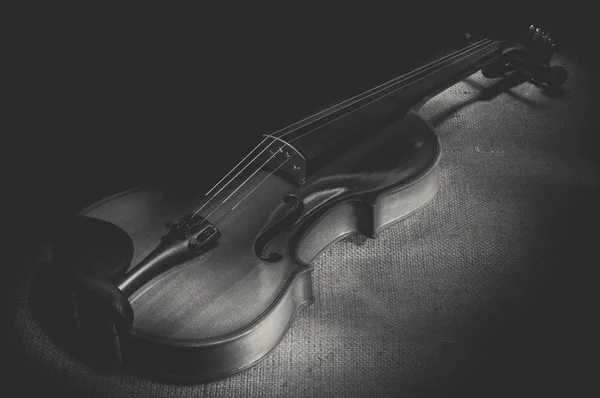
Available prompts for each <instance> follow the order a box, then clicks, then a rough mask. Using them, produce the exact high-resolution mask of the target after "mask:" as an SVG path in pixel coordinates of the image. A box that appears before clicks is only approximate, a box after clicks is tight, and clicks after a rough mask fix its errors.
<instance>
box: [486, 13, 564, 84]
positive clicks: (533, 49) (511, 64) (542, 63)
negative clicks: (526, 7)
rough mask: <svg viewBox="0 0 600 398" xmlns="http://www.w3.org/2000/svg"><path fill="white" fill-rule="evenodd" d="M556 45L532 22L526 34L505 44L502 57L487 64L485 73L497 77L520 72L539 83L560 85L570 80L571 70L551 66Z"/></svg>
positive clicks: (492, 77) (489, 76) (491, 77)
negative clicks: (568, 71)
mask: <svg viewBox="0 0 600 398" xmlns="http://www.w3.org/2000/svg"><path fill="white" fill-rule="evenodd" d="M555 46H556V44H555V43H554V41H553V40H552V38H551V37H550V34H549V33H547V32H545V31H543V30H541V29H540V28H538V27H536V26H535V25H531V26H529V31H528V33H527V34H526V35H525V37H523V38H522V39H520V40H519V41H517V42H514V43H509V44H508V45H504V49H503V51H502V56H501V57H500V58H499V59H498V60H496V61H495V62H492V63H491V64H489V65H487V66H486V67H484V68H483V69H482V73H483V75H484V76H485V77H487V78H490V79H494V78H498V77H501V76H504V75H505V74H507V73H509V72H512V71H516V72H519V73H523V74H524V75H527V76H529V77H530V78H532V79H533V80H534V81H535V82H537V83H543V84H546V85H547V86H549V87H559V86H561V85H562V84H564V83H565V81H566V80H567V71H566V70H565V68H563V67H562V66H560V65H552V66H551V65H550V61H551V59H552V56H553V55H554V47H555Z"/></svg>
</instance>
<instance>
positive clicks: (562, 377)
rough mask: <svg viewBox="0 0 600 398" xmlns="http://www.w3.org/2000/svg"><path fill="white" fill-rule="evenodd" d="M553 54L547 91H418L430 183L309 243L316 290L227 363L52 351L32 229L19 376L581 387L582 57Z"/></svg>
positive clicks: (588, 151)
mask: <svg viewBox="0 0 600 398" xmlns="http://www.w3.org/2000/svg"><path fill="white" fill-rule="evenodd" d="M557 60H558V61H559V62H560V63H562V64H563V65H564V66H565V67H566V68H567V69H568V71H569V80H568V82H567V84H566V86H565V91H564V92H563V93H562V94H560V95H549V94H547V93H545V92H544V90H542V89H540V88H539V87H536V86H534V85H532V84H530V83H527V82H526V83H522V82H520V81H518V80H516V79H514V78H507V79H504V80H501V81H491V80H487V79H485V78H483V77H482V75H481V74H480V73H476V74H475V75H473V76H471V77H469V78H467V79H466V80H465V81H463V82H461V83H459V84H457V85H455V86H453V87H451V88H450V89H448V90H446V91H445V92H443V93H441V94H440V95H438V96H437V97H435V98H434V99H432V100H431V101H430V102H428V103H427V104H426V105H425V106H424V107H423V108H422V109H421V114H422V115H423V116H424V117H425V118H426V119H428V120H429V121H430V122H431V123H432V124H433V126H434V127H436V129H437V131H438V134H439V136H440V140H441V142H442V148H443V157H442V161H441V167H442V175H441V190H440V192H439V194H438V195H437V197H436V198H435V199H434V200H433V202H432V203H431V204H430V205H429V206H427V207H426V208H425V209H423V210H422V211H420V212H418V213H417V214H415V215H413V216H412V217H411V218H409V219H407V220H406V221H404V222H402V223H400V224H397V225H395V226H393V227H390V228H388V229H386V230H385V231H383V232H382V233H381V234H380V235H379V236H378V237H377V239H375V240H368V239H363V238H360V237H353V238H349V239H346V240H343V241H341V242H339V243H337V244H335V245H333V246H332V247H331V248H329V249H328V250H327V251H326V252H324V253H323V254H322V255H321V256H320V257H319V258H318V260H317V261H316V263H315V264H314V265H315V270H314V275H313V276H314V294H315V303H314V304H313V305H312V306H309V307H308V308H306V309H304V310H303V311H301V313H300V314H299V316H298V318H297V319H296V321H295V323H294V325H293V326H292V328H291V329H290V330H289V332H288V333H287V335H286V336H285V338H284V339H283V341H282V342H281V344H280V345H279V346H278V348H277V349H276V350H275V351H274V352H273V353H272V354H271V355H270V356H268V357H267V358H266V359H265V360H264V361H263V362H261V363H260V364H259V365H257V366H255V367H254V368H252V369H250V370H248V371H245V372H242V373H240V374H238V375H235V376H233V377H231V378H228V379H225V380H222V381H218V382H213V383H209V384H206V385H197V386H179V385H168V384H160V383H156V382H152V381H148V380H145V379H141V378H138V377H135V376H132V375H129V374H112V375H107V374H100V373H95V372H93V371H92V370H90V369H89V368H88V367H87V366H86V365H85V364H83V363H81V362H79V361H77V360H76V359H74V358H72V357H71V356H69V355H68V354H66V353H65V352H63V351H62V350H61V349H60V348H59V346H58V345H57V344H56V343H55V342H54V341H53V340H52V339H51V338H50V337H49V336H48V335H47V333H46V332H45V331H44V329H43V328H41V327H40V325H39V323H38V322H37V321H36V319H35V317H33V315H32V311H31V308H30V307H31V306H30V294H31V286H32V285H31V279H32V277H33V276H34V275H35V274H36V271H37V270H38V269H39V267H44V266H45V265H47V262H48V261H50V260H51V257H50V250H49V246H48V245H47V244H43V245H41V246H40V247H39V248H38V250H37V252H36V253H35V255H33V256H32V258H31V259H30V260H29V261H27V262H26V263H22V264H19V272H18V280H16V281H15V282H14V286H15V289H14V291H11V301H9V307H10V308H9V321H10V322H11V324H13V328H12V333H11V335H9V336H8V340H7V342H8V345H9V346H10V347H11V348H12V351H13V353H14V355H15V358H17V361H18V364H19V366H21V367H22V368H23V372H24V374H26V375H27V380H29V383H30V384H33V385H36V386H38V387H40V389H41V392H43V393H45V394H49V393H50V392H52V393H57V394H60V395H57V396H80V397H87V396H90V397H171V396H176V397H199V396H218V397H271V396H273V397H287V396H290V397H312V396H336V397H338V396H339V397H379V396H403V397H422V396H434V397H438V396H439V397H449V396H460V397H464V396H477V397H492V396H499V397H508V396H511V397H514V396H527V397H532V396H544V397H546V396H578V395H580V394H579V393H577V392H576V390H577V389H580V388H581V389H583V388H585V387H586V386H587V384H588V380H590V379H588V377H591V374H592V367H591V366H588V363H587V361H586V359H590V356H591V352H592V348H591V347H592V343H591V342H592V341H593V339H592V338H593V336H594V333H593V329H592V328H591V325H592V322H591V321H590V320H589V318H590V317H592V316H595V315H593V314H595V312H594V308H593V307H592V301H591V298H590V296H591V292H592V291H593V288H592V283H593V282H592V280H593V278H592V275H593V274H594V273H595V267H598V265H600V261H598V259H597V257H595V254H596V252H597V250H596V245H597V243H598V237H599V234H598V232H597V222H598V221H599V211H598V209H597V205H598V204H599V203H600V195H599V187H600V178H599V177H600V176H599V167H598V163H597V161H596V160H595V158H594V152H595V151H594V150H593V144H594V143H597V142H598V139H597V138H596V137H595V136H594V135H593V134H597V133H598V131H600V129H598V124H597V122H596V119H595V117H596V116H597V115H595V114H593V113H592V106H593V96H594V95H595V94H594V92H593V88H592V86H591V84H590V83H589V82H590V81H591V80H590V79H591V76H589V74H590V71H589V70H588V69H586V65H584V64H582V63H581V61H579V60H578V59H577V58H576V57H574V56H571V55H568V54H562V55H559V56H558V57H557ZM588 375H590V376H588ZM24 391H26V389H25V390H24ZM587 395H588V394H586V396H587ZM8 396H18V394H16V395H15V394H13V393H9V394H8Z"/></svg>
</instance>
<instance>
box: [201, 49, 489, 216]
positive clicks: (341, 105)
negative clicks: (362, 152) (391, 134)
mask: <svg viewBox="0 0 600 398" xmlns="http://www.w3.org/2000/svg"><path fill="white" fill-rule="evenodd" d="M484 42H486V43H487V42H489V39H482V40H480V41H478V42H476V43H473V44H471V45H469V46H466V47H465V48H462V49H460V50H458V51H456V52H454V53H452V54H448V55H446V56H444V57H442V58H440V59H438V60H435V61H432V62H430V63H428V64H426V65H423V66H421V67H419V68H417V69H414V70H412V71H410V72H408V73H406V74H404V75H401V76H399V77H396V78H394V79H392V80H390V81H387V82H385V83H383V84H380V85H379V86H376V87H373V88H371V89H369V90H367V91H365V92H363V93H361V94H358V95H355V96H354V97H352V98H349V99H347V100H345V101H343V102H341V103H339V104H336V105H334V106H331V107H329V108H327V109H324V110H322V111H320V112H318V113H316V114H314V115H312V116H309V117H307V118H304V119H302V120H299V121H297V122H295V123H292V124H291V125H289V126H286V127H284V128H281V129H279V130H277V131H275V132H274V133H272V134H269V135H270V136H272V137H275V138H279V137H284V136H286V135H289V134H291V133H293V132H294V131H297V130H299V129H300V128H302V127H305V126H306V125H307V124H308V123H305V124H304V125H302V126H298V127H296V128H293V129H292V130H290V131H287V132H285V133H283V134H281V135H279V136H277V135H276V134H278V133H279V132H281V131H283V130H286V129H289V128H291V127H293V126H296V125H298V124H301V123H303V122H305V121H308V120H309V119H313V120H312V121H310V122H314V121H318V120H319V117H317V116H319V115H322V116H321V117H320V118H324V117H326V116H329V115H330V114H331V113H333V112H334V111H335V110H342V109H344V108H345V107H348V106H351V105H353V104H354V103H356V102H357V101H360V100H361V99H362V98H361V99H358V98H359V97H366V96H367V94H369V93H371V92H373V91H375V90H377V89H380V88H382V90H385V89H386V88H388V87H389V86H391V85H392V84H395V83H398V82H401V81H403V80H406V79H408V78H410V77H412V76H414V75H416V74H418V73H422V72H424V71H425V70H427V69H431V68H432V67H434V66H437V65H439V64H441V63H443V62H446V61H448V60H450V59H451V58H452V57H457V56H459V55H460V54H461V53H464V52H467V51H470V50H471V49H473V48H475V47H477V46H480V45H482V43H484ZM411 75H412V76H411ZM382 90H379V91H382ZM354 99H357V100H356V101H354V102H353V103H350V101H352V100H354ZM327 112H329V114H325V113H327ZM335 120H337V119H335ZM321 127H323V126H321ZM313 131H314V130H311V131H309V132H308V133H311V132H313ZM308 133H305V134H303V135H302V136H304V135H306V134H308ZM268 138H269V137H268V136H267V137H265V138H264V139H263V140H262V141H261V142H260V143H259V144H258V145H257V146H256V147H255V148H254V149H253V150H252V151H251V152H250V153H248V154H247V155H246V156H245V157H244V158H243V159H242V160H241V161H240V162H239V163H238V164H237V165H235V166H234V167H233V168H232V169H231V170H230V171H229V172H228V173H227V174H226V175H225V176H224V177H223V178H221V180H219V182H217V183H216V184H215V186H213V187H212V188H211V189H210V190H209V191H208V192H206V194H205V196H207V195H209V194H210V193H211V192H212V191H213V190H214V189H215V188H216V187H217V186H218V185H219V184H220V183H221V182H223V180H225V179H226V178H227V177H228V176H229V175H230V174H231V173H232V172H233V171H234V170H235V169H236V168H237V167H239V165H240V164H242V163H243V162H244V161H245V160H246V159H247V158H248V157H249V156H250V155H251V154H252V153H253V152H254V151H255V150H256V149H257V148H258V147H260V145H262V144H263V143H264V142H265V141H266V140H267V139H268ZM253 161H254V160H252V161H250V162H249V164H248V165H247V166H249V165H250V164H251V163H252V162H253ZM247 166H246V167H247ZM233 179H235V176H234V177H233V178H232V179H231V180H230V182H231V181H233ZM230 182H228V183H227V184H225V186H227V185H229V183H230ZM195 214H196V213H195Z"/></svg>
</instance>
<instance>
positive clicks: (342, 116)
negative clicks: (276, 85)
mask: <svg viewBox="0 0 600 398" xmlns="http://www.w3.org/2000/svg"><path fill="white" fill-rule="evenodd" d="M486 48H487V47H482V48H480V49H478V50H477V52H480V51H483V50H485V49H486ZM473 54H474V53H471V54H470V55H473ZM465 58H466V57H465ZM459 61H460V60H455V61H454V62H451V63H450V65H452V64H454V63H456V62H459ZM426 77H427V76H422V77H420V78H418V79H416V80H413V81H411V82H409V83H408V84H406V85H404V86H401V87H398V89H396V90H393V91H391V92H389V93H387V94H384V95H382V96H381V97H378V98H377V100H381V99H383V98H386V97H389V96H391V95H393V94H395V93H396V92H397V91H398V90H400V89H402V88H405V87H407V86H408V85H410V84H413V83H416V82H418V81H420V80H423V79H425V78H426ZM382 91H383V90H382ZM370 104H372V102H368V103H366V104H364V105H361V106H359V107H358V108H356V109H353V110H352V111H350V112H348V113H345V114H343V115H341V116H338V117H336V118H335V119H332V120H330V121H328V122H327V123H325V124H321V125H319V126H317V127H315V128H314V129H312V130H309V131H307V132H305V133H303V134H301V135H299V136H298V137H294V139H292V140H290V141H289V142H290V143H292V142H294V141H296V140H299V139H300V138H302V137H304V136H306V135H308V134H310V133H312V132H314V131H316V130H319V129H322V128H323V127H325V126H327V125H329V124H331V123H333V122H335V121H336V120H339V119H341V118H344V117H346V116H348V115H350V114H352V113H354V112H356V111H358V110H360V109H362V108H364V107H366V106H369V105H370Z"/></svg>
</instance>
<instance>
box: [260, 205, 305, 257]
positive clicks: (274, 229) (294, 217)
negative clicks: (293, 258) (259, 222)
mask: <svg viewBox="0 0 600 398" xmlns="http://www.w3.org/2000/svg"><path fill="white" fill-rule="evenodd" d="M283 203H284V208H283V209H284V210H283V214H281V216H278V215H276V216H275V219H274V220H273V221H272V222H270V223H269V224H267V225H266V226H265V228H263V230H262V231H261V232H260V233H259V234H258V237H257V238H256V240H255V241H254V252H255V253H256V256H257V257H258V258H260V259H261V260H263V261H265V262H268V263H276V262H278V261H281V260H282V259H283V256H282V255H281V253H277V252H270V253H267V251H268V250H267V248H268V246H269V243H271V241H272V240H273V239H275V238H276V237H277V236H278V235H279V234H280V233H282V232H284V231H285V230H286V229H288V228H289V227H291V226H292V225H294V224H295V223H296V222H297V221H298V220H300V219H301V218H302V216H303V215H304V210H305V206H304V202H303V201H302V199H300V198H299V197H298V196H296V195H286V196H284V197H283Z"/></svg>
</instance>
